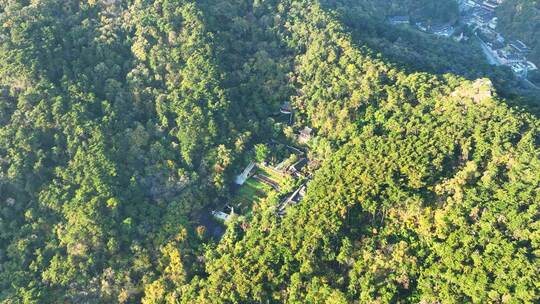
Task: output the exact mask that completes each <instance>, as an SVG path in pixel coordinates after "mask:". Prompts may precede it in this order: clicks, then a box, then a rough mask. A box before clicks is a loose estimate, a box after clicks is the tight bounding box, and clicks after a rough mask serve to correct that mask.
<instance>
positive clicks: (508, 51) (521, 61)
mask: <svg viewBox="0 0 540 304" xmlns="http://www.w3.org/2000/svg"><path fill="white" fill-rule="evenodd" d="M503 1H504V0H486V1H481V0H476V1H473V0H461V1H460V3H459V4H460V11H461V14H462V20H463V22H464V23H465V24H467V25H468V26H469V27H470V28H471V29H472V30H473V32H474V33H475V34H476V35H477V36H478V38H480V41H481V43H482V48H483V50H484V52H485V53H486V55H487V56H488V59H489V61H490V62H491V63H492V64H496V65H505V66H508V67H510V68H511V69H512V71H514V73H515V74H516V75H517V76H520V77H523V78H526V77H527V74H528V72H529V71H532V70H536V69H537V66H536V65H535V64H534V63H532V62H530V61H529V60H527V55H528V54H529V52H530V51H531V50H530V49H529V47H528V46H527V45H526V44H525V43H523V42H522V41H520V40H512V39H507V38H505V37H504V36H503V35H502V34H501V33H499V32H498V31H497V30H496V29H497V17H496V14H495V9H496V8H497V7H498V6H499V5H500V4H501V3H502V2H503Z"/></svg>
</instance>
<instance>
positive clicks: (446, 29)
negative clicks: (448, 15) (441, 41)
mask: <svg viewBox="0 0 540 304" xmlns="http://www.w3.org/2000/svg"><path fill="white" fill-rule="evenodd" d="M388 22H389V23H390V24H392V25H400V24H406V25H411V24H412V21H411V18H410V17H409V16H407V15H399V16H390V17H389V18H388ZM414 25H415V26H416V27H417V28H418V29H419V30H421V31H423V32H426V33H430V34H434V35H437V36H441V37H451V36H452V35H453V34H454V32H455V28H454V27H453V26H452V25H451V24H428V23H425V22H416V23H414Z"/></svg>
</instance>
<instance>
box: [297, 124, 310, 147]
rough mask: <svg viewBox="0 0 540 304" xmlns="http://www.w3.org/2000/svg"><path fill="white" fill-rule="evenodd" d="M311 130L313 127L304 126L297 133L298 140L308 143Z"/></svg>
mask: <svg viewBox="0 0 540 304" xmlns="http://www.w3.org/2000/svg"><path fill="white" fill-rule="evenodd" d="M312 132H313V129H311V128H309V127H305V128H304V129H302V130H301V131H300V133H299V134H298V142H300V143H302V144H305V143H308V142H309V141H310V140H311V133H312Z"/></svg>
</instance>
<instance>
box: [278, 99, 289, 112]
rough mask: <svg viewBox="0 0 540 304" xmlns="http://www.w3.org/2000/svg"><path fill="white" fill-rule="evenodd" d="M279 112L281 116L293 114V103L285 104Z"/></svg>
mask: <svg viewBox="0 0 540 304" xmlns="http://www.w3.org/2000/svg"><path fill="white" fill-rule="evenodd" d="M279 112H281V114H291V113H292V106H291V103H290V102H288V101H286V102H284V103H283V104H282V105H281V107H280V108H279Z"/></svg>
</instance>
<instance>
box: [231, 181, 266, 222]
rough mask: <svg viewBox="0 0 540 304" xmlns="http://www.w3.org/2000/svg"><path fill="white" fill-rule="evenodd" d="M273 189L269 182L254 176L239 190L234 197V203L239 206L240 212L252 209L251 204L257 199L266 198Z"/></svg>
mask: <svg viewBox="0 0 540 304" xmlns="http://www.w3.org/2000/svg"><path fill="white" fill-rule="evenodd" d="M272 190H273V189H272V188H271V187H270V186H268V185H267V184H265V183H263V182H260V181H258V180H256V179H254V178H250V179H248V180H247V181H246V183H245V184H244V185H242V187H240V189H239V190H238V193H237V194H236V196H235V197H234V199H233V204H234V205H235V207H236V208H239V209H240V210H239V211H240V212H241V213H242V214H244V213H245V212H247V211H249V210H251V205H252V204H253V203H254V202H256V201H257V200H259V199H261V198H264V197H266V196H267V195H268V193H269V192H270V191H272Z"/></svg>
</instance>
